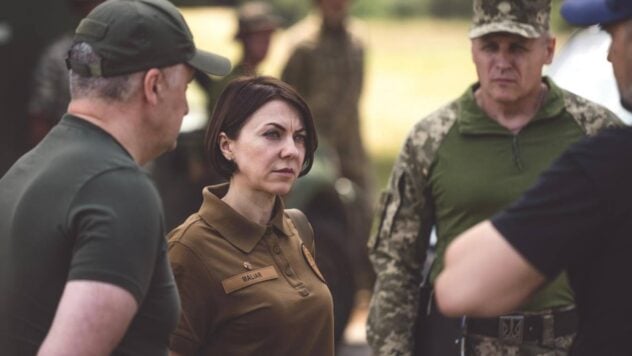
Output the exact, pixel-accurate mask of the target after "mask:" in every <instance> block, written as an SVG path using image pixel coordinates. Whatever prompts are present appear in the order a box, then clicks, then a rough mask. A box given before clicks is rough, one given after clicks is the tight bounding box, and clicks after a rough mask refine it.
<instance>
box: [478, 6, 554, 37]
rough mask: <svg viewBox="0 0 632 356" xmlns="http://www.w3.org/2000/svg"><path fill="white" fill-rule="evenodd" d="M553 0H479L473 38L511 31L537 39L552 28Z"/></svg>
mask: <svg viewBox="0 0 632 356" xmlns="http://www.w3.org/2000/svg"><path fill="white" fill-rule="evenodd" d="M550 13H551V0H475V1H474V17H473V21H472V28H471V30H470V34H469V36H470V38H476V37H481V36H484V35H486V34H489V33H493V32H509V33H514V34H517V35H520V36H523V37H527V38H537V37H540V36H541V35H543V34H545V33H547V32H548V31H549V17H550Z"/></svg>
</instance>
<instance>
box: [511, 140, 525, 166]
mask: <svg viewBox="0 0 632 356" xmlns="http://www.w3.org/2000/svg"><path fill="white" fill-rule="evenodd" d="M511 152H512V155H513V161H514V164H515V165H516V167H518V169H519V170H521V171H522V170H523V168H524V167H523V165H522V157H521V156H520V145H519V144H518V135H513V138H512V139H511Z"/></svg>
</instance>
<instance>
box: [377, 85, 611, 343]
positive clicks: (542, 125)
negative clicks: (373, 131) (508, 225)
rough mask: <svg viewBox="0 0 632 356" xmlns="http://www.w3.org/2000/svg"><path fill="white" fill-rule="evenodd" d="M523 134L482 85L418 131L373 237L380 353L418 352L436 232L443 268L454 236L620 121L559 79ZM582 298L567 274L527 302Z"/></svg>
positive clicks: (398, 166) (437, 266)
mask: <svg viewBox="0 0 632 356" xmlns="http://www.w3.org/2000/svg"><path fill="white" fill-rule="evenodd" d="M544 82H545V83H546V84H547V86H548V87H549V92H548V95H547V97H546V99H545V101H544V103H543V105H542V107H541V108H540V109H539V111H538V112H537V113H536V115H535V117H534V118H533V119H532V120H531V121H530V122H529V124H528V125H526V126H525V127H524V128H523V129H522V130H521V131H520V132H519V133H518V134H513V133H511V132H510V131H508V130H507V129H506V128H504V127H502V126H500V125H499V124H498V123H497V122H495V121H494V120H492V119H490V118H489V117H488V116H487V115H486V114H485V113H484V112H483V111H482V110H481V109H480V108H479V107H478V105H477V104H476V102H475V99H474V91H475V90H476V87H477V84H476V85H474V86H472V87H470V88H468V90H467V91H466V92H465V93H464V94H463V95H462V96H461V97H460V98H459V99H457V100H455V101H454V102H452V103H450V104H449V105H447V106H445V107H443V108H441V109H439V110H437V111H436V112H434V113H433V114H431V115H430V116H429V117H427V118H425V119H424V120H421V121H420V122H419V123H417V125H415V127H414V128H413V130H412V131H411V133H410V134H409V136H408V138H407V140H406V142H405V144H404V147H403V149H402V151H401V153H400V156H399V157H398V159H397V161H396V162H395V165H394V167H393V172H392V174H391V178H390V181H389V184H388V187H387V190H386V191H385V192H384V194H383V195H382V197H381V200H380V204H381V207H380V209H379V227H378V231H377V233H376V234H375V235H374V236H372V238H371V241H370V242H369V248H370V251H369V254H370V258H371V261H372V263H373V266H374V269H375V271H376V273H377V280H376V285H375V290H374V294H373V298H372V301H371V306H370V311H369V319H368V326H367V337H368V340H369V343H370V344H371V346H372V347H373V349H374V351H376V353H377V354H379V355H391V354H397V352H398V351H399V352H401V353H400V355H410V354H411V353H412V350H413V347H414V341H413V329H414V322H415V318H416V315H417V310H418V304H419V303H418V298H419V293H418V291H419V284H420V282H421V279H422V275H421V271H422V267H423V264H424V261H425V254H426V249H427V246H428V243H429V237H430V232H431V230H432V228H433V227H435V228H436V233H437V246H436V248H437V251H436V252H437V259H436V260H435V262H434V265H433V267H432V270H431V275H430V278H431V280H434V277H435V276H436V275H437V274H438V273H439V272H440V270H441V268H442V267H443V253H444V252H445V248H446V246H447V245H448V244H449V242H450V241H452V239H453V238H454V237H456V236H457V235H458V234H460V233H461V232H463V231H465V230H466V229H468V228H469V227H471V226H473V225H475V224H476V223H478V222H480V221H482V220H484V219H486V218H489V217H490V216H491V215H492V214H493V213H495V212H498V211H500V210H501V209H502V208H503V207H505V206H507V205H508V204H509V203H511V202H512V201H513V200H515V199H516V198H518V197H519V196H520V195H521V194H522V193H523V192H524V191H525V190H526V189H527V188H528V187H529V186H531V185H532V184H533V183H535V181H536V179H537V177H538V176H539V174H540V173H541V172H542V171H543V170H544V169H545V168H546V167H548V165H549V164H550V163H551V162H552V160H553V159H555V158H556V157H558V156H559V154H560V153H561V152H562V151H564V150H565V149H566V148H567V147H568V146H569V145H571V144H572V143H574V142H576V141H577V140H579V139H581V138H582V137H584V136H585V135H592V134H595V133H596V132H597V131H598V130H600V129H601V128H604V127H607V126H612V125H616V124H620V121H619V120H618V119H617V118H616V116H615V115H614V114H612V113H611V112H609V111H608V110H607V109H605V108H603V107H601V106H598V105H596V104H594V103H591V102H588V101H587V100H585V99H583V98H581V97H578V96H576V95H574V94H572V93H570V92H567V91H564V90H562V89H560V88H559V87H557V86H556V85H555V83H553V81H551V80H550V79H548V78H545V79H544ZM572 302H573V298H572V292H571V289H570V287H569V285H568V281H567V280H566V278H565V276H564V275H562V276H561V277H560V278H559V279H557V280H555V281H554V282H552V283H551V284H549V285H548V286H547V287H545V288H544V289H542V290H541V291H540V292H539V293H538V294H537V295H536V296H535V297H534V298H533V299H532V301H531V302H530V303H528V304H527V305H524V306H523V307H522V308H521V309H522V310H542V309H547V308H551V307H555V306H561V305H567V304H571V303H572Z"/></svg>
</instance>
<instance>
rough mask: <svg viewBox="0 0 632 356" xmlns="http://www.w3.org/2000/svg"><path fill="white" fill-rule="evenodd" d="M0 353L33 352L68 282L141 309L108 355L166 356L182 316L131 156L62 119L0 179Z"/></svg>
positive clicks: (155, 213) (156, 222)
mask: <svg viewBox="0 0 632 356" xmlns="http://www.w3.org/2000/svg"><path fill="white" fill-rule="evenodd" d="M0 206H1V208H0V259H1V260H2V268H1V270H2V272H1V274H0V291H2V293H1V294H2V295H3V296H2V298H3V300H2V301H1V303H0V320H3V321H5V322H3V323H2V324H0V345H2V350H3V351H2V353H6V354H11V355H18V354H35V353H36V351H37V349H38V348H39V346H40V345H41V343H42V341H43V340H44V337H45V336H46V334H47V332H48V330H49V328H50V326H51V324H52V321H53V318H54V316H55V311H56V309H57V305H58V303H59V300H60V298H61V295H62V292H63V289H64V286H65V284H66V282H68V281H69V280H92V281H101V282H106V283H111V284H114V285H117V286H119V287H122V288H124V289H126V290H127V291H129V292H130V293H131V294H132V295H133V296H134V298H135V299H136V301H137V303H138V312H137V314H136V315H135V316H134V318H133V320H132V322H131V324H130V326H129V328H128V330H127V331H126V334H125V336H124V338H123V340H122V341H121V343H120V344H119V345H118V346H117V348H116V349H115V350H114V353H113V354H115V355H116V354H134V355H166V354H167V342H168V338H169V334H170V332H171V331H172V330H173V329H174V327H175V325H176V322H177V318H178V312H179V301H178V296H177V291H176V287H175V283H174V280H173V275H172V273H171V270H170V268H169V264H168V261H167V256H166V240H165V237H164V236H165V234H164V227H163V221H162V220H163V217H162V205H161V203H160V198H159V197H158V195H157V192H156V190H155V189H154V187H153V185H152V183H151V181H150V180H149V178H148V177H147V175H146V174H145V173H144V172H143V171H142V169H141V168H140V167H139V166H138V165H137V164H136V163H135V162H134V161H133V160H132V158H131V156H130V155H129V154H128V153H127V152H126V151H125V149H124V148H123V147H122V146H120V145H119V144H118V143H117V142H116V141H115V140H114V139H113V138H112V137H111V136H110V135H108V134H107V133H105V132H104V131H103V130H101V129H99V128H98V127H96V126H94V125H92V124H90V123H88V122H87V121H85V120H81V119H79V118H76V117H72V116H70V115H66V116H64V117H63V119H62V120H61V122H60V124H59V125H57V126H56V127H55V128H54V129H53V130H52V131H51V133H50V134H49V135H48V136H47V137H46V138H45V139H44V140H43V141H42V142H41V143H40V144H39V145H38V146H37V147H36V148H35V149H33V150H32V151H30V152H29V153H27V154H26V155H25V156H23V157H22V158H21V159H20V160H19V161H18V162H16V163H15V164H14V166H13V167H12V168H11V169H10V170H9V172H8V173H7V174H6V175H5V176H4V177H3V178H2V179H1V180H0Z"/></svg>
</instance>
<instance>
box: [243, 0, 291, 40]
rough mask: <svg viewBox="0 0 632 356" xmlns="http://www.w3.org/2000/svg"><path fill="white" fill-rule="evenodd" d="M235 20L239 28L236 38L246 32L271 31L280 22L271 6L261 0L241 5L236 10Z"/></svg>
mask: <svg viewBox="0 0 632 356" xmlns="http://www.w3.org/2000/svg"><path fill="white" fill-rule="evenodd" d="M237 22H238V26H239V29H238V30H237V33H236V34H235V37H236V38H240V37H242V36H243V35H245V34H248V33H254V32H265V31H273V30H275V29H277V27H279V25H280V23H281V21H280V19H279V18H278V17H277V16H276V15H274V11H273V10H272V7H271V6H270V5H269V4H268V3H265V2H263V1H250V2H247V3H245V4H243V5H241V6H240V7H239V9H238V10H237Z"/></svg>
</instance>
